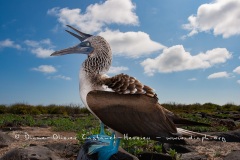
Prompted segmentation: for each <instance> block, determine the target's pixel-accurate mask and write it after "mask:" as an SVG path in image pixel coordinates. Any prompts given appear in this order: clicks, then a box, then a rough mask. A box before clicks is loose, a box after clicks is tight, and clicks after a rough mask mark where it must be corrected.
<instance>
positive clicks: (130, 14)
mask: <svg viewBox="0 0 240 160" xmlns="http://www.w3.org/2000/svg"><path fill="white" fill-rule="evenodd" d="M135 8H136V6H135V5H134V4H133V3H132V1H131V0H121V1H119V0H107V1H104V2H103V3H95V4H92V5H89V6H88V7H87V9H86V11H85V12H83V11H82V10H81V9H79V8H76V9H69V8H62V9H60V8H57V7H56V8H52V9H50V10H48V14H49V15H54V16H57V17H58V22H60V23H61V24H62V25H64V26H65V25H66V24H69V25H73V26H77V27H78V28H80V29H81V30H82V31H84V32H87V33H93V32H97V31H100V30H102V28H103V27H105V25H106V24H125V25H126V24H130V25H138V23H139V22H138V17H137V15H136V14H135V13H134V11H135Z"/></svg>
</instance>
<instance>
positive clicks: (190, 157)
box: [180, 152, 207, 160]
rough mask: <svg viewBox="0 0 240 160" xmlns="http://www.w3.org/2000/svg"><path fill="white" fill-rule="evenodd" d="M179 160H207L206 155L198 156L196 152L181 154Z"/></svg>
mask: <svg viewBox="0 0 240 160" xmlns="http://www.w3.org/2000/svg"><path fill="white" fill-rule="evenodd" d="M180 159H181V160H207V156H206V155H200V154H199V153H197V152H190V153H185V154H182V156H181V158H180Z"/></svg>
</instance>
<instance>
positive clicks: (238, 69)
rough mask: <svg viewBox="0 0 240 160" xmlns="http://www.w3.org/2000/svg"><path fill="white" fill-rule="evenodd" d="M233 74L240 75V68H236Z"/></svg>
mask: <svg viewBox="0 0 240 160" xmlns="http://www.w3.org/2000/svg"><path fill="white" fill-rule="evenodd" d="M233 72H235V73H237V74H240V66H238V67H237V68H235V69H234V70H233Z"/></svg>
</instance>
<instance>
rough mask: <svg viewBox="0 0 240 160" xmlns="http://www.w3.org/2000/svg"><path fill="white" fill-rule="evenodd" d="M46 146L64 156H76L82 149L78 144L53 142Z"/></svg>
mask: <svg viewBox="0 0 240 160" xmlns="http://www.w3.org/2000/svg"><path fill="white" fill-rule="evenodd" d="M44 146H45V147H47V148H49V149H50V150H52V151H54V152H55V153H57V154H58V155H60V156H61V157H64V158H69V157H73V156H76V155H77V153H78V151H79V149H80V146H79V145H78V144H66V143H51V144H47V145H44Z"/></svg>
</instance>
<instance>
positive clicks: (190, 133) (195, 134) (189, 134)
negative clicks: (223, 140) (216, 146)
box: [177, 128, 216, 139]
mask: <svg viewBox="0 0 240 160" xmlns="http://www.w3.org/2000/svg"><path fill="white" fill-rule="evenodd" d="M177 133H178V134H180V135H181V136H183V137H206V138H210V139H215V138H216V136H210V135H207V134H202V133H198V132H193V131H189V130H186V129H182V128H177Z"/></svg>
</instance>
